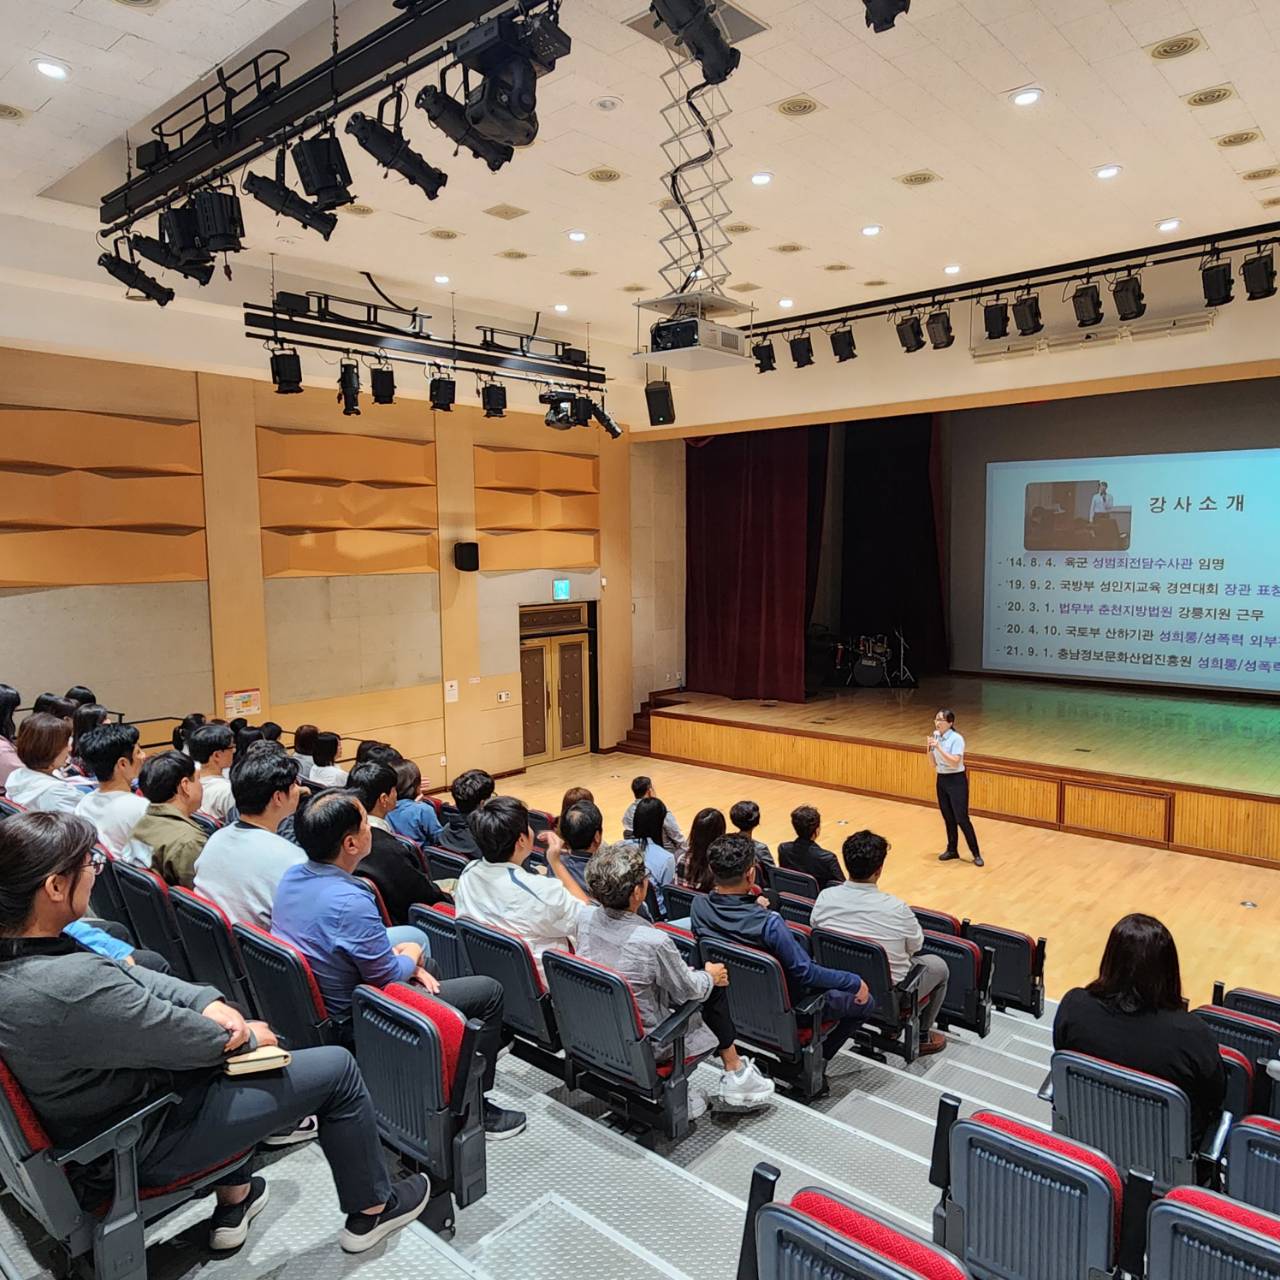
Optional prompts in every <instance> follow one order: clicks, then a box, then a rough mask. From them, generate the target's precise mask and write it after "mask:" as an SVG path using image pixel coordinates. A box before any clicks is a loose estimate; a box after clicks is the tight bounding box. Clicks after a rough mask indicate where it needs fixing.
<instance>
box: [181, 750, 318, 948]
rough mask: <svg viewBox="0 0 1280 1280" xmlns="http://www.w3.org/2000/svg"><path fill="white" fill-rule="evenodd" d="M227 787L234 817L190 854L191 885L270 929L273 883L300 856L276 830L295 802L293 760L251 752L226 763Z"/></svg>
mask: <svg viewBox="0 0 1280 1280" xmlns="http://www.w3.org/2000/svg"><path fill="white" fill-rule="evenodd" d="M199 732H203V730H201V731H199ZM271 746H272V747H273V748H278V747H279V744H278V743H272V744H271ZM231 792H232V795H233V796H234V798H235V802H236V808H237V809H239V811H240V818H239V820H238V821H237V822H234V823H232V824H231V826H229V827H223V828H222V829H221V830H220V831H215V832H214V833H213V835H211V836H210V837H209V840H208V843H207V844H206V845H205V847H204V850H203V851H202V852H201V854H200V856H199V858H197V859H196V876H195V890H196V892H197V893H198V894H200V895H202V896H203V897H205V898H208V899H210V901H212V902H216V903H217V904H218V906H220V907H221V908H222V909H223V911H225V912H226V913H227V915H229V916H230V917H231V919H232V920H244V921H246V922H248V923H249V924H257V925H261V926H262V927H263V928H264V929H270V928H271V904H272V902H274V901H275V896H276V885H278V884H279V883H280V877H281V876H282V875H284V873H285V872H286V871H287V870H288V869H289V868H290V867H292V866H294V865H296V864H297V863H299V862H302V861H303V860H304V859H305V857H306V855H305V854H304V853H303V852H302V850H301V849H300V848H299V847H298V846H297V845H296V844H292V843H290V842H289V841H288V840H285V839H283V838H282V837H281V836H279V835H278V834H277V831H278V830H279V827H280V824H281V822H283V821H284V819H285V818H286V817H289V816H291V815H292V813H293V811H294V810H295V809H296V808H297V807H298V797H299V795H300V794H301V788H300V787H299V786H298V762H297V761H296V760H294V759H292V758H291V757H290V756H287V755H286V754H285V753H284V751H283V750H279V749H275V750H263V751H251V752H250V753H249V754H247V755H245V756H243V757H241V759H239V760H237V761H236V763H235V764H234V766H232V769H231Z"/></svg>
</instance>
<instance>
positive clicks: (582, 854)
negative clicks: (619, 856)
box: [560, 800, 643, 894]
mask: <svg viewBox="0 0 1280 1280" xmlns="http://www.w3.org/2000/svg"><path fill="white" fill-rule="evenodd" d="M560 838H561V839H562V840H563V841H564V843H565V849H564V852H563V853H562V854H561V857H560V861H561V863H562V864H563V866H564V869H565V870H566V871H567V872H568V873H569V874H570V875H571V876H572V877H573V878H574V880H575V881H577V883H578V886H579V888H581V889H582V890H583V891H584V892H585V893H587V894H590V893H591V890H590V889H589V888H587V864H588V863H589V862H590V861H591V859H592V858H593V857H594V856H595V854H596V851H597V850H599V849H600V848H601V847H602V846H601V841H602V840H603V838H604V817H603V815H602V814H601V813H600V810H599V809H598V808H596V806H595V805H594V804H593V803H592V802H591V801H590V800H583V801H579V803H577V804H575V805H574V806H573V807H572V808H571V809H569V810H568V812H566V813H565V814H564V815H563V816H562V817H561V819H560ZM603 847H604V848H606V849H608V848H617V847H618V846H617V845H604V846H603ZM631 847H633V848H638V846H634V845H633V846H631ZM642 860H643V859H642Z"/></svg>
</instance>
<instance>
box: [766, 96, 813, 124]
mask: <svg viewBox="0 0 1280 1280" xmlns="http://www.w3.org/2000/svg"><path fill="white" fill-rule="evenodd" d="M773 109H774V110H775V111H776V112H777V113H778V114H779V115H780V116H786V117H787V119H788V120H798V119H800V118H801V117H802V116H811V115H813V113H814V112H815V111H821V110H822V104H821V103H820V102H819V101H818V100H817V99H816V98H811V97H809V95H808V94H807V93H802V94H799V95H797V96H796V97H794V98H783V100H782V101H781V102H775V103H774V104H773Z"/></svg>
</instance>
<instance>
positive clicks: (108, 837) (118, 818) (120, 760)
mask: <svg viewBox="0 0 1280 1280" xmlns="http://www.w3.org/2000/svg"><path fill="white" fill-rule="evenodd" d="M80 750H81V751H82V752H84V762H85V764H87V765H88V766H89V772H90V773H91V774H92V775H93V776H94V777H95V778H97V780H98V789H97V790H96V791H91V792H89V794H88V795H87V796H85V797H84V799H83V800H81V801H80V803H79V804H78V805H77V806H76V812H77V813H78V814H79V815H80V816H81V817H82V818H84V819H85V820H86V821H88V822H92V823H93V825H94V826H95V827H97V829H98V838H99V839H100V840H101V841H102V843H103V845H104V846H105V848H106V849H107V852H108V853H111V854H113V855H114V856H115V857H117V858H119V857H122V856H123V855H124V851H125V850H126V849H127V848H128V847H129V838H130V837H131V836H132V835H133V829H134V827H136V826H137V825H138V820H139V819H140V818H141V817H142V815H143V814H144V813H146V811H147V802H146V801H145V800H144V799H143V798H142V797H141V796H136V795H134V794H133V784H134V782H135V781H136V780H137V777H138V772H139V770H141V768H142V762H143V761H144V760H145V759H146V758H147V757H146V753H145V752H144V751H143V750H142V748H141V747H140V746H139V745H138V730H137V727H136V726H134V725H131V724H102V725H99V726H98V727H97V728H96V729H90V730H89V732H88V733H86V734H85V735H84V739H83V741H82V742H81V743H80Z"/></svg>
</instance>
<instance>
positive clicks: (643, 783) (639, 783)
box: [622, 774, 689, 857]
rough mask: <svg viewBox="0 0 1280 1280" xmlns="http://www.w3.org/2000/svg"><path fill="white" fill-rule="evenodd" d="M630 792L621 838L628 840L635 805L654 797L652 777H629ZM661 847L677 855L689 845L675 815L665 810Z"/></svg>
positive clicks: (631, 833)
mask: <svg viewBox="0 0 1280 1280" xmlns="http://www.w3.org/2000/svg"><path fill="white" fill-rule="evenodd" d="M631 794H632V796H633V797H634V799H633V800H632V801H631V803H630V804H629V805H628V806H627V810H626V812H625V813H624V814H623V815H622V838H623V839H624V840H630V839H631V838H632V837H633V836H634V835H635V833H636V830H635V827H636V805H638V804H639V803H640V801H641V800H652V799H654V798H655V797H654V794H653V779H652V778H646V777H645V776H644V774H641V775H640V776H639V777H637V778H632V779H631ZM662 847H663V848H664V849H666V850H667V852H668V853H673V854H675V856H676V857H679V856H680V855H681V854H682V853H684V851H685V850H686V849H687V848H688V847H689V842H688V841H687V840H686V839H685V837H684V832H683V831H681V830H680V824H679V823H678V822H677V821H676V815H675V814H674V813H672V812H671V810H670V809H668V810H667V812H666V816H665V817H664V818H663V820H662Z"/></svg>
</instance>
